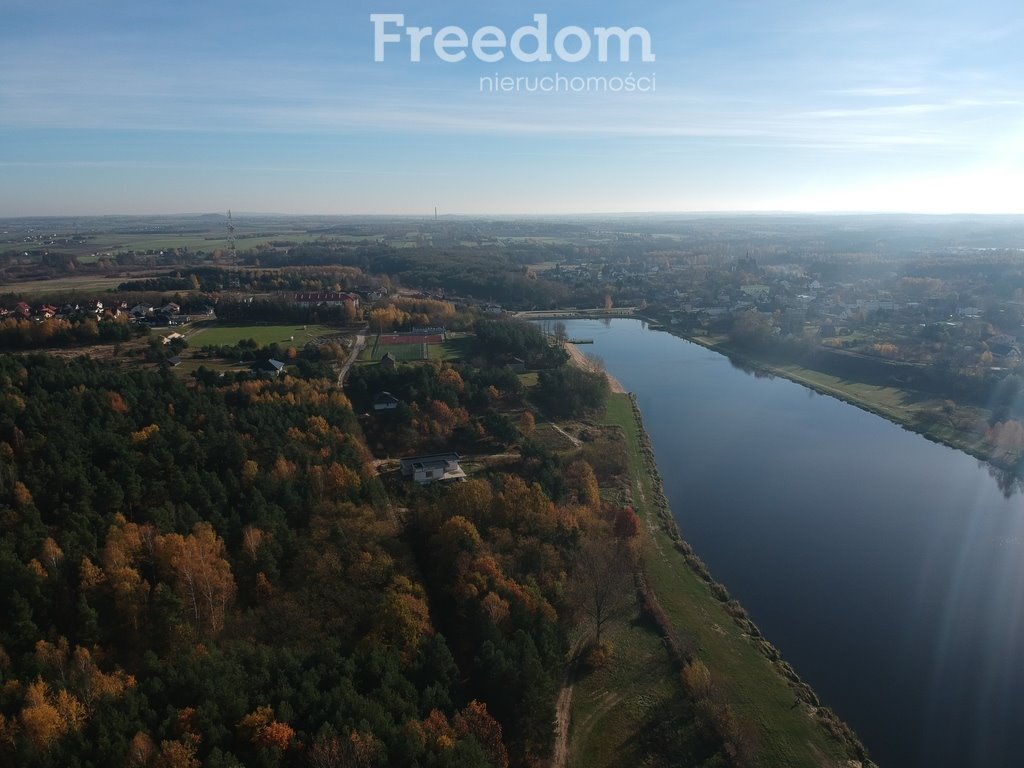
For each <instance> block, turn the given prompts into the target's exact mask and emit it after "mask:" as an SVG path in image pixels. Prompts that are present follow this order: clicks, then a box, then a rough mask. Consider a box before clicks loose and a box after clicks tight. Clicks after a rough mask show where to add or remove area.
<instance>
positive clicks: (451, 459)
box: [401, 453, 466, 485]
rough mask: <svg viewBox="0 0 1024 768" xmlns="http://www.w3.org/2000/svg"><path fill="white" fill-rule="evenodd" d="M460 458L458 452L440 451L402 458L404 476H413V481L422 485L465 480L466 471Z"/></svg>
mask: <svg viewBox="0 0 1024 768" xmlns="http://www.w3.org/2000/svg"><path fill="white" fill-rule="evenodd" d="M460 458H461V457H460V456H459V454H457V453H440V454H435V455H432V456H412V457H410V458H407V459H402V460H401V468H402V476H403V477H408V478H412V480H413V481H415V482H417V483H419V484H420V485H429V484H430V483H451V482H458V481H461V480H465V479H466V473H465V471H464V470H463V469H462V467H460V466H459V459H460Z"/></svg>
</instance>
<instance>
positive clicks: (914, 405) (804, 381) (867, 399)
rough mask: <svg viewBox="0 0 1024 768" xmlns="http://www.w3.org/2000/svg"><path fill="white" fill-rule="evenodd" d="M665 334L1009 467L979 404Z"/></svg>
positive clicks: (715, 340) (714, 340) (720, 342)
mask: <svg viewBox="0 0 1024 768" xmlns="http://www.w3.org/2000/svg"><path fill="white" fill-rule="evenodd" d="M669 332H670V333H673V335H677V336H680V338H684V339H686V340H688V341H692V342H694V343H696V344H700V345H701V346H704V347H707V348H708V349H711V350H714V351H715V352H718V353H720V354H723V355H725V356H726V357H728V358H730V359H731V360H733V361H735V362H736V363H739V364H741V365H744V366H747V367H749V368H754V369H757V370H760V371H764V372H765V373H770V374H772V375H775V376H781V377H782V378H785V379H789V380H790V381H793V382H796V383H797V384H800V385H802V386H805V387H807V388H808V389H813V390H814V391H815V392H819V393H821V394H824V395H829V396H830V397H834V398H836V399H837V400H842V401H843V402H845V403H849V404H850V405H854V406H856V407H858V408H860V409H862V410H865V411H869V412H870V413H874V414H876V415H878V416H881V417H882V418H884V419H887V420H889V421H891V422H893V423H895V424H898V425H900V426H901V427H904V428H905V429H908V430H910V431H911V432H916V433H917V434H920V435H922V436H923V437H925V438H927V439H929V440H931V441H933V442H936V443H942V444H943V445H947V446H949V447H951V448H956V449H957V450H960V451H963V452H964V453H968V454H970V455H971V456H974V457H976V458H978V459H982V460H983V461H988V462H990V463H992V464H993V465H995V466H997V467H1000V468H1002V469H1005V470H1007V471H1010V472H1012V471H1014V465H1015V464H1016V457H1015V456H1014V457H1012V458H1011V457H1008V456H1006V455H1005V454H1003V453H1000V452H999V450H998V449H997V448H996V447H995V446H993V445H991V444H989V443H987V442H986V441H985V439H984V437H983V435H984V427H985V425H986V424H987V421H988V418H989V416H990V414H989V412H988V411H987V410H986V409H984V408H980V407H977V406H970V405H962V404H960V405H958V404H955V403H952V402H951V401H949V400H946V399H944V398H942V397H940V396H938V395H935V394H929V393H923V392H918V391H916V390H911V389H905V388H902V387H897V386H883V385H877V384H869V383H865V382H861V381H856V380H852V379H848V378H843V377H840V376H834V375H832V374H829V373H825V372H823V371H818V370H815V369H813V368H808V367H806V366H803V365H801V364H800V363H797V362H778V361H771V360H764V359H762V358H759V357H756V356H754V355H751V354H749V353H748V352H745V351H741V350H738V349H736V348H735V347H733V346H731V345H730V344H729V343H728V341H727V340H725V339H724V337H701V336H687V335H684V334H678V333H674V332H672V331H669Z"/></svg>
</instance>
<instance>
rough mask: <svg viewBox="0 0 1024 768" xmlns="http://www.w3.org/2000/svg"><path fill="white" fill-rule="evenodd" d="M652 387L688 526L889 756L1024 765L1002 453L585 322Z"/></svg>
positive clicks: (620, 375) (619, 363) (1023, 641)
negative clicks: (934, 437) (992, 457)
mask: <svg viewBox="0 0 1024 768" xmlns="http://www.w3.org/2000/svg"><path fill="white" fill-rule="evenodd" d="M566 326H567V329H568V333H569V336H570V337H571V338H587V339H594V341H595V343H594V345H593V346H589V345H588V346H581V347H580V349H581V350H582V351H584V352H585V353H588V354H596V355H598V356H600V357H601V358H602V359H603V360H604V362H605V364H606V366H607V369H608V370H609V372H611V373H612V375H614V376H615V377H616V378H617V379H618V380H619V381H620V382H622V384H623V386H625V388H626V389H627V390H629V391H631V392H635V393H636V395H637V400H638V403H639V405H640V410H641V411H642V413H643V416H644V423H645V426H646V427H647V430H648V432H649V433H650V436H651V440H652V442H653V444H654V449H655V454H656V456H657V460H658V466H659V468H660V470H661V474H662V478H663V479H664V481H665V492H666V494H667V495H668V498H669V501H670V502H671V504H672V509H673V511H674V513H675V516H676V519H677V520H678V522H679V526H680V529H681V530H682V533H683V536H684V537H685V538H686V539H687V540H688V541H689V542H690V543H691V544H692V545H693V546H694V548H695V549H696V551H697V552H698V554H699V555H700V556H701V558H702V559H704V561H705V562H707V564H708V566H709V567H710V569H711V571H712V573H713V574H714V576H715V577H716V578H717V579H718V580H719V581H721V582H723V583H724V584H725V585H726V586H727V587H728V588H729V591H730V592H731V593H732V594H733V595H734V596H735V597H736V598H737V599H739V600H740V602H742V603H743V605H744V607H745V608H746V609H747V611H748V612H749V613H750V615H751V617H752V618H753V619H754V621H755V622H756V623H757V624H758V625H759V626H760V628H761V629H762V630H763V631H764V632H765V634H766V636H767V637H768V638H769V639H770V640H771V641H772V642H773V643H774V644H775V645H776V646H777V647H778V648H779V649H780V650H781V651H782V654H783V656H784V657H785V658H786V659H787V660H788V661H789V662H791V663H792V664H793V666H794V667H795V668H796V670H797V672H798V673H799V674H800V675H801V676H802V677H803V678H804V679H805V680H806V681H807V682H808V683H810V684H811V686H812V687H813V688H814V689H815V690H816V691H817V693H818V694H819V696H820V697H821V698H822V701H823V703H825V704H827V705H829V706H831V707H832V708H833V709H835V710H836V711H837V712H838V713H839V714H840V715H841V716H842V717H843V718H844V719H845V720H846V721H847V722H849V723H850V725H852V726H853V728H854V729H855V730H856V731H857V733H858V735H859V736H860V737H861V739H862V740H863V741H864V743H865V744H866V746H867V747H868V749H869V751H870V752H871V753H872V756H873V757H874V759H875V760H876V761H877V762H879V763H880V764H881V765H882V766H883V768H886V767H889V766H891V767H893V768H903V767H907V768H917V767H918V766H920V767H921V768H924V766H929V767H930V768H936V767H939V766H950V767H953V766H956V767H957V768H965V767H967V766H977V768H1002V766H1007V767H1009V766H1014V768H1017V766H1020V765H1024V745H1022V744H1021V734H1022V733H1024V501H1022V497H1021V496H1020V495H1013V496H1011V497H1010V498H1007V497H1006V495H1004V493H1003V491H1001V490H1000V487H999V485H998V484H997V482H996V480H995V479H994V478H993V476H992V474H990V472H989V471H988V468H987V466H986V465H984V464H981V463H980V462H978V461H977V460H976V459H974V458H972V457H970V456H967V455H966V454H963V453H960V452H958V451H954V450H952V449H950V448H946V447H944V446H940V445H936V444H934V443H931V442H928V441H927V440H925V439H924V438H922V437H920V436H918V435H915V434H912V433H910V432H907V431H905V430H903V429H901V428H900V427H898V426H896V425H894V424H891V423H889V422H887V421H885V420H884V419H881V418H879V417H877V416H874V415H872V414H869V413H866V412H864V411H861V410H858V409H857V408H854V407H853V406H850V405H847V404H844V403H842V402H839V401H838V400H834V399H832V398H829V397H824V396H821V395H818V394H816V393H814V392H812V391H810V390H808V389H805V388H803V387H801V386H799V385H797V384H794V383H792V382H789V381H786V380H784V379H773V378H765V377H755V376H754V375H752V374H750V373H747V372H745V371H743V370H741V369H739V368H737V367H735V366H734V365H733V364H732V363H731V362H730V361H729V360H728V359H727V358H725V357H723V356H721V355H718V354H716V353H714V352H710V351H708V350H706V349H704V348H702V347H700V346H698V345H695V344H692V343H690V342H687V341H684V340H682V339H679V338H676V337H673V336H671V335H669V334H667V333H664V332H660V331H652V330H649V329H648V328H647V327H646V326H645V325H644V324H643V323H642V322H641V321H637V320H612V321H570V322H567V323H566Z"/></svg>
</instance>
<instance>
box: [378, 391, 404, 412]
mask: <svg viewBox="0 0 1024 768" xmlns="http://www.w3.org/2000/svg"><path fill="white" fill-rule="evenodd" d="M401 402H402V401H401V400H399V399H398V398H397V397H395V396H394V395H392V394H391V393H390V392H380V393H378V394H377V396H376V397H375V398H373V410H375V411H393V410H395V409H397V408H398V406H399V404H400V403H401Z"/></svg>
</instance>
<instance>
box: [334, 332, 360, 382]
mask: <svg viewBox="0 0 1024 768" xmlns="http://www.w3.org/2000/svg"><path fill="white" fill-rule="evenodd" d="M365 346H366V332H365V331H360V332H359V333H358V334H356V340H355V343H354V344H353V345H352V354H350V355H349V356H348V360H346V361H345V362H344V363H343V364H342V366H341V368H340V369H339V371H338V386H339V387H340V386H342V385H344V383H345V376H347V375H348V369H349V368H351V367H352V363H354V362H355V361H356V358H358V357H359V353H360V352H362V351H363V347H365Z"/></svg>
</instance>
